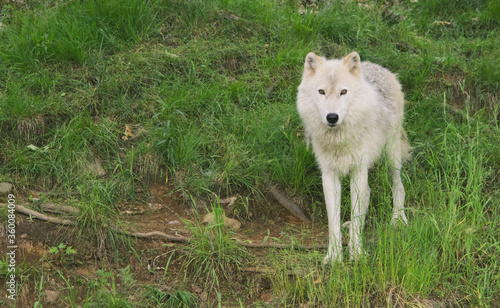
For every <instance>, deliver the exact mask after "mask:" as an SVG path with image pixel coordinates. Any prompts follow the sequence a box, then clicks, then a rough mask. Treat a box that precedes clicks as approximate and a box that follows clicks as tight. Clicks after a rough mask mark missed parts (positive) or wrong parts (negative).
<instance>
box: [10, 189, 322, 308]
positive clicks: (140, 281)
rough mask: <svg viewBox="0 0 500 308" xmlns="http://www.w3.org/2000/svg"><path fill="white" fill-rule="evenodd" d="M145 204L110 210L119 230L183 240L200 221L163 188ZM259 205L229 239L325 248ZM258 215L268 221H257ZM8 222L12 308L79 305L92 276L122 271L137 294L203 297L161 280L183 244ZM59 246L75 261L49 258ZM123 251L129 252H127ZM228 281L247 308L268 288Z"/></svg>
mask: <svg viewBox="0 0 500 308" xmlns="http://www.w3.org/2000/svg"><path fill="white" fill-rule="evenodd" d="M150 196H151V198H150V202H148V203H145V202H141V203H135V204H123V205H120V206H118V209H117V210H118V211H119V212H120V213H121V222H120V224H121V225H122V226H123V227H125V228H126V229H128V230H129V231H132V232H151V231H160V232H163V233H166V234H169V235H177V236H182V237H187V238H189V237H191V232H190V230H189V228H188V226H187V225H186V224H187V223H189V222H195V223H199V222H200V220H201V217H203V215H204V214H206V210H205V209H197V210H196V211H193V207H192V205H191V204H190V203H188V202H187V201H186V200H184V199H183V198H182V196H181V195H180V193H172V192H171V190H170V188H169V187H167V186H164V185H156V186H154V187H153V188H152V189H151V192H150ZM267 197H268V198H267V199H266V200H260V201H251V202H250V209H249V210H250V216H251V217H252V218H250V220H241V223H242V225H241V228H240V229H239V230H237V231H231V232H233V235H232V236H233V237H234V238H237V239H239V240H241V241H246V242H249V243H263V242H264V241H265V242H267V243H289V242H290V238H291V237H293V238H295V239H297V240H299V241H300V242H301V244H303V245H313V244H319V243H321V244H324V243H326V233H327V232H326V229H325V228H321V227H319V226H318V225H313V224H304V223H303V222H302V221H300V220H299V219H297V218H295V217H293V216H292V215H291V214H290V213H289V212H287V211H286V210H285V209H283V208H282V207H281V206H280V205H279V203H277V202H275V201H273V199H272V197H271V196H267ZM224 209H225V211H226V213H227V215H228V216H229V217H230V216H231V210H232V209H231V207H230V205H229V204H226V205H224ZM196 212H197V213H198V215H196V214H195V213H196ZM261 212H265V213H272V215H263V214H262V213H261ZM16 216H17V217H16V220H17V224H16V241H17V246H18V248H17V250H16V263H17V266H18V268H19V269H20V270H19V273H18V276H17V277H16V282H17V283H18V289H19V290H18V294H17V296H16V298H17V302H16V307H33V306H34V305H35V303H36V302H37V301H38V302H40V303H41V304H42V305H43V307H66V306H67V304H68V298H69V297H70V296H72V297H74V301H75V302H77V303H80V304H84V303H85V301H86V299H87V296H88V290H89V285H90V282H91V281H96V280H97V279H98V274H97V271H98V270H105V271H110V272H113V273H115V274H117V273H118V270H119V269H123V268H125V267H126V266H130V269H131V272H132V273H133V278H134V279H135V280H136V281H137V282H136V284H137V285H138V286H144V287H145V286H147V285H154V286H156V287H157V288H158V289H160V290H161V289H165V288H174V289H175V288H179V289H181V290H186V291H189V292H192V293H193V294H195V295H196V296H198V298H201V297H203V296H206V294H204V293H203V292H199V290H198V289H199V288H200V286H199V285H198V284H196V283H190V282H189V281H185V280H183V279H182V278H179V277H181V276H183V275H172V274H167V275H165V271H164V267H165V264H166V263H167V261H168V259H169V257H170V256H171V255H172V251H174V250H181V249H182V247H183V246H184V245H186V244H185V243H173V242H169V241H166V240H164V239H162V238H148V239H140V238H133V237H127V236H125V235H121V236H119V237H117V238H113V239H112V238H111V236H110V235H109V234H106V233H105V232H102V233H99V232H98V233H95V231H94V232H90V233H89V234H90V235H88V234H82V233H81V232H80V230H78V227H74V226H61V225H56V224H52V223H48V222H43V221H40V220H37V219H33V220H30V219H29V218H28V217H27V216H25V215H21V214H19V213H18V214H17V215H16ZM0 231H4V230H0ZM0 234H5V233H4V232H0ZM121 240H125V241H130V243H131V246H129V245H125V244H123V243H121V242H120V241H121ZM61 243H63V244H64V245H66V247H68V246H71V247H73V248H74V249H75V251H76V254H74V256H73V255H72V256H68V257H61V255H60V254H58V255H55V254H53V253H50V252H49V251H50V249H51V248H52V247H58V245H60V244H61ZM6 246H7V240H6V236H1V237H0V247H6ZM130 247H133V250H134V251H132V250H131V249H130ZM248 250H249V252H250V253H251V254H252V255H254V256H255V257H256V258H262V257H263V256H264V255H265V253H266V251H265V250H264V249H261V248H248ZM2 257H3V256H2ZM180 263H181V262H176V260H175V259H174V260H171V263H170V266H169V273H176V272H180V271H182V270H183V268H182V266H181V264H180ZM235 275H237V276H239V277H235V281H238V282H240V283H241V286H243V285H248V284H251V285H253V286H255V287H254V288H253V291H252V292H253V294H252V297H254V298H255V300H259V299H260V298H261V297H262V296H264V297H265V296H266V294H270V292H271V291H270V282H269V280H268V278H266V277H265V275H263V274H262V273H258V272H255V273H251V272H250V273H249V272H246V273H243V274H242V273H239V274H235ZM41 280H43V281H44V282H43V285H41V284H40V281H41ZM188 280H189V279H188ZM0 284H1V285H5V284H6V279H5V278H4V277H0ZM67 284H70V285H71V286H72V288H73V289H74V290H76V293H75V291H74V290H73V291H70V290H69V288H68V287H67ZM236 289H238V288H236ZM47 291H49V292H47ZM54 292H55V293H54ZM71 292H73V293H71ZM6 296H7V291H6V290H5V288H1V289H0V303H2V302H1V300H2V299H5V298H6ZM54 298H55V299H54ZM5 303H8V302H5Z"/></svg>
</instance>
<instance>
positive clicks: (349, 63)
mask: <svg viewBox="0 0 500 308" xmlns="http://www.w3.org/2000/svg"><path fill="white" fill-rule="evenodd" d="M344 65H345V66H346V67H347V69H348V70H349V72H351V73H352V74H354V75H359V72H360V71H361V58H360V57H359V54H358V53H357V52H355V51H354V52H351V53H350V54H349V55H347V57H345V58H344Z"/></svg>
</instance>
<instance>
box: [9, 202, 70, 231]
mask: <svg viewBox="0 0 500 308" xmlns="http://www.w3.org/2000/svg"><path fill="white" fill-rule="evenodd" d="M0 206H7V204H5V203H2V204H0ZM16 211H17V212H19V213H23V214H25V215H31V216H33V217H35V218H38V219H40V220H44V221H48V222H51V223H54V224H59V225H65V226H75V225H76V222H74V221H72V220H68V219H62V218H57V217H52V216H47V215H45V214H42V213H39V212H37V211H33V210H30V209H28V208H25V207H24V206H22V205H20V204H16Z"/></svg>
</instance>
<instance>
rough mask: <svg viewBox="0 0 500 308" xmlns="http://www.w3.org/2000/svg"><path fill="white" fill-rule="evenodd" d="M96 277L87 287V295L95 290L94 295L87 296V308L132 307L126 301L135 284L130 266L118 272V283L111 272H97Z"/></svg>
mask: <svg viewBox="0 0 500 308" xmlns="http://www.w3.org/2000/svg"><path fill="white" fill-rule="evenodd" d="M97 275H98V278H97V280H93V281H92V282H91V283H90V286H89V293H90V292H91V291H94V290H95V292H96V295H94V296H91V295H89V294H88V295H87V305H88V306H87V307H110V308H111V307H123V308H125V307H133V306H132V304H131V303H130V302H129V301H128V297H129V295H130V293H131V292H132V289H133V287H134V284H135V280H134V279H133V275H132V273H130V266H127V267H125V268H122V269H119V270H118V274H117V277H118V280H119V283H117V282H116V278H115V274H114V273H113V272H108V271H104V270H97Z"/></svg>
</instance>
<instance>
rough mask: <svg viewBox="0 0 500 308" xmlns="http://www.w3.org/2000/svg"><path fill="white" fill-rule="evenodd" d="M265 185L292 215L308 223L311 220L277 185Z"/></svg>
mask: <svg viewBox="0 0 500 308" xmlns="http://www.w3.org/2000/svg"><path fill="white" fill-rule="evenodd" d="M267 187H268V189H269V191H270V192H271V194H272V195H273V197H274V198H275V199H276V200H277V201H278V202H279V203H280V204H281V205H282V206H283V207H284V208H285V209H287V210H288V211H289V212H290V213H291V214H292V215H293V216H295V217H297V218H298V219H300V220H302V221H303V222H307V223H310V222H311V220H310V219H309V218H307V217H306V215H304V213H302V211H301V210H300V208H299V207H298V206H297V205H296V204H295V202H293V201H292V200H290V199H288V197H287V196H286V195H285V194H284V193H283V192H282V191H281V190H280V189H279V188H278V185H273V184H270V183H269V184H267Z"/></svg>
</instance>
